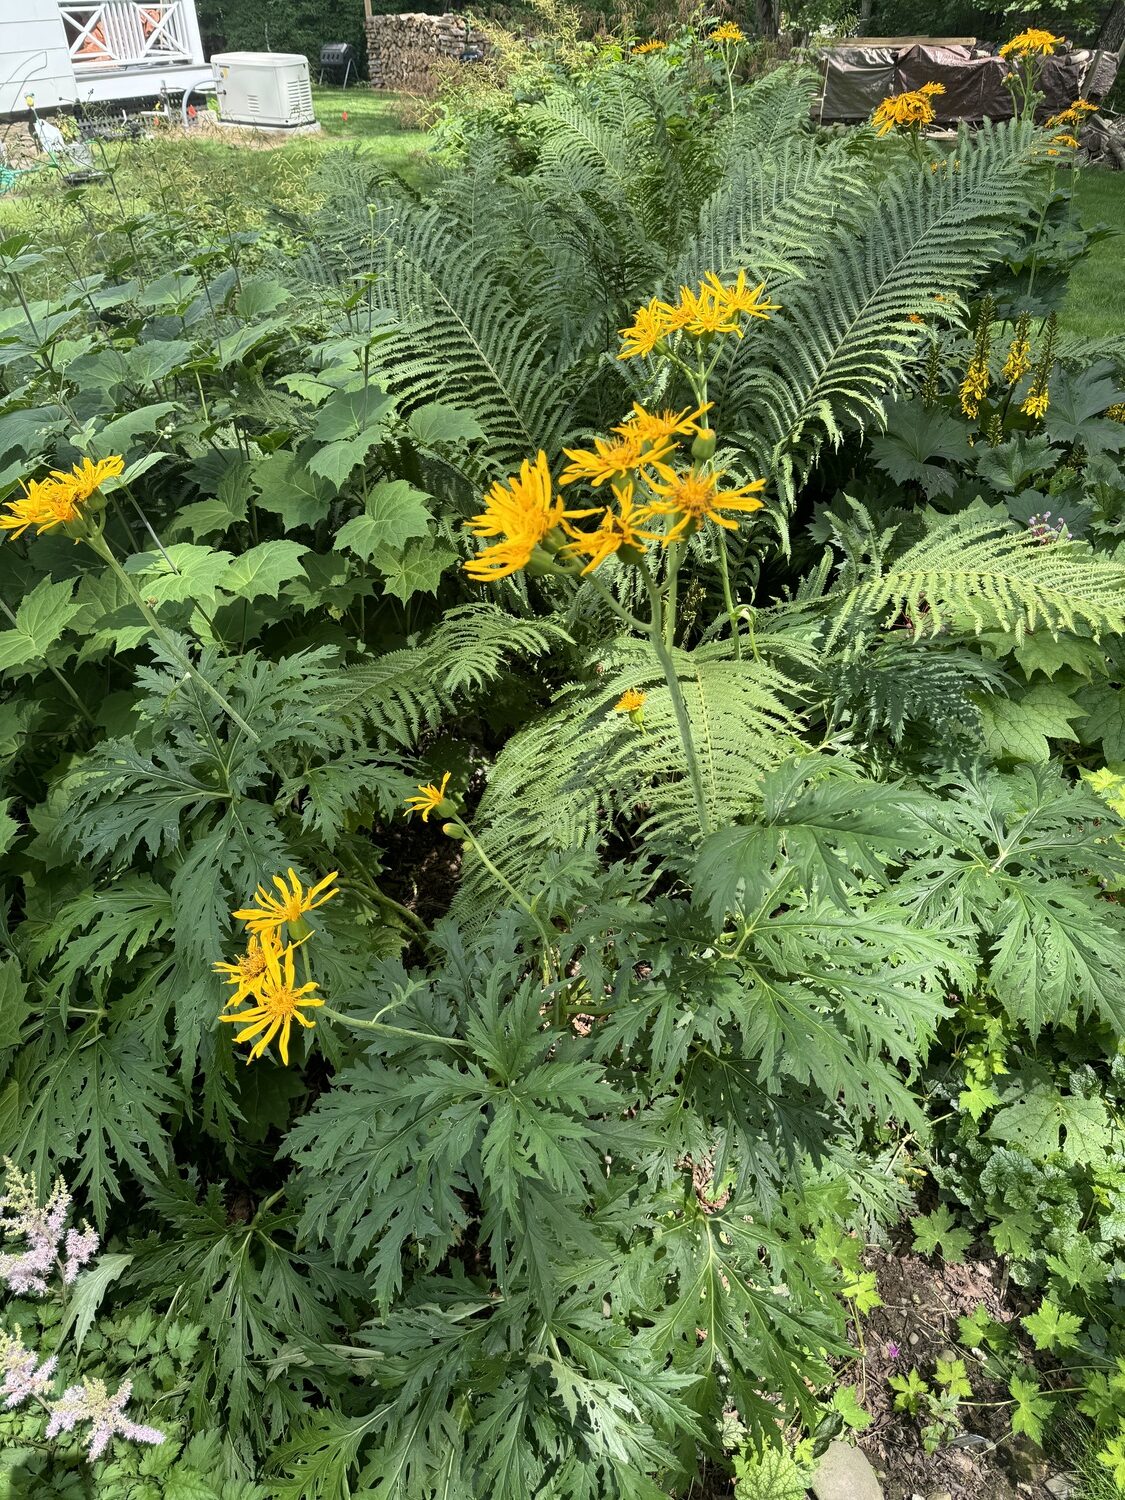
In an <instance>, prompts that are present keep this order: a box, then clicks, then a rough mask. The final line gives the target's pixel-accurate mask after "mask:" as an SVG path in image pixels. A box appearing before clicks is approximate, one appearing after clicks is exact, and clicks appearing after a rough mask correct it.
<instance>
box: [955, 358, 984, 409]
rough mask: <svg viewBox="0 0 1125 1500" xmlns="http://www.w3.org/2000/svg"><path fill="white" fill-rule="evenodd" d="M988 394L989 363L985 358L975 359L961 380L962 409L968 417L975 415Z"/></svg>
mask: <svg viewBox="0 0 1125 1500" xmlns="http://www.w3.org/2000/svg"><path fill="white" fill-rule="evenodd" d="M987 395H988V365H987V364H986V363H985V362H984V361H983V360H980V359H974V360H973V361H972V362H971V363H970V365H969V368H968V369H967V370H966V371H965V378H964V380H963V381H962V382H961V410H962V411H963V412H964V413H965V415H966V416H967V417H975V416H976V415H977V413H978V412H979V411H980V404H981V402H982V401H983V400H984V398H985V397H986V396H987Z"/></svg>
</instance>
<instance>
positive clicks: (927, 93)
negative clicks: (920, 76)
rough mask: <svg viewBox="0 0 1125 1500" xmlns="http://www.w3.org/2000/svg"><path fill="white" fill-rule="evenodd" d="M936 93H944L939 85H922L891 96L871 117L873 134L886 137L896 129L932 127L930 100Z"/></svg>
mask: <svg viewBox="0 0 1125 1500" xmlns="http://www.w3.org/2000/svg"><path fill="white" fill-rule="evenodd" d="M937 93H942V94H944V93H945V89H944V88H943V86H942V85H941V84H940V83H934V84H929V83H928V84H924V85H923V86H922V88H920V89H912V90H911V91H910V92H909V93H905V94H891V95H890V97H889V98H886V99H884V100H883V102H882V104H880V105H879V107H878V109H877V110H876V111H875V113H874V114H873V115H872V117H871V123H872V125H873V126H874V127H875V134H876V135H886V134H887V133H888V132H889V131H891V130H894V129H895V128H896V127H898V128H900V129H903V130H910V129H913V128H914V127H915V126H921V125H932V124H933V122H934V118H935V117H934V107H933V105H932V104H931V103H930V99H931V97H932V96H933V95H934V94H937Z"/></svg>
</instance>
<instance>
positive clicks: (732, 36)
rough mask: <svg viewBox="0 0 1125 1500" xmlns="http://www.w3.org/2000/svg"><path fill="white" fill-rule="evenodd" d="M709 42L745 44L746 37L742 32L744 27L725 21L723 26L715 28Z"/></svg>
mask: <svg viewBox="0 0 1125 1500" xmlns="http://www.w3.org/2000/svg"><path fill="white" fill-rule="evenodd" d="M708 40H709V41H712V42H720V43H722V42H734V43H736V44H737V43H738V42H744V41H745V40H746V36H745V34H744V32H743V30H742V27H741V26H739V25H738V24H737V23H736V22H734V21H724V22H723V24H722V25H721V26H716V27H715V29H714V31H713V32H712V33H711V35H710V37H709V38H708Z"/></svg>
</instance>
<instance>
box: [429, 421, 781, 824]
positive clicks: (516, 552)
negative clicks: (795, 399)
mask: <svg viewBox="0 0 1125 1500" xmlns="http://www.w3.org/2000/svg"><path fill="white" fill-rule="evenodd" d="M706 409H707V408H706V407H703V406H700V407H696V408H695V410H694V411H692V410H691V409H690V408H685V409H684V410H683V411H679V412H673V411H666V412H659V413H657V412H648V411H646V410H645V409H644V407H642V406H639V405H637V406H634V408H633V413H632V415H631V416H630V417H629V418H627V419H626V421H625V422H623V423H622V424H621V426H619V427H617V428H615V429H614V432H615V434H616V440H613V441H611V440H604V439H601V438H597V439H595V440H594V446H593V448H590V449H582V448H568V449H566V450H565V452H566V457H567V458H568V459H569V460H570V463H569V466H568V467H567V468H566V469H565V470H564V471H563V474H562V477H561V478H560V480H559V487H560V489H561V488H562V487H564V486H566V485H570V484H575V483H578V482H582V483H585V484H588V485H590V486H591V488H593V489H597V488H598V487H599V486H600V485H602V484H603V483H606V482H608V484H609V488H610V491H611V493H612V496H613V502H612V504H610V505H607V506H605V507H604V509H600V510H599V509H586V510H567V509H564V506H563V502H562V500H561V499H559V498H556V497H555V496H554V493H553V491H552V489H551V478H550V472H549V470H548V468H547V456H546V454H545V453H542V452H541V453H540V454H539V457H538V459H537V461H536V467H535V470H534V471H531V466H530V465H529V464H528V463H527V462H526V461H525V463H524V465H523V469H522V470H521V473H520V475H519V476H518V477H516V478H512V479H509V480H508V481H507V482H506V484H496V485H493V487H492V489H491V491H490V492H489V494H488V496H486V502H487V505H488V509H487V510H486V511H485V513H484V514H483V515H480V516H475V517H474V518H473V520H472V521H470V522H469V523H468V526H469V529H470V530H471V531H472V532H473V533H474V535H476V536H493V535H502V536H503V538H504V540H502V541H500V542H498V543H496V545H494V546H492V547H489V548H487V549H486V550H485V551H484V552H483V553H482V554H481V555H480V556H479V557H475V558H473V559H471V560H470V561H469V562H467V563H466V564H465V569H466V571H467V572H468V573H469V574H470V576H471V577H474V578H502V577H504V576H505V575H507V574H510V573H516V572H519V571H520V570H521V569H522V568H524V567H526V566H527V564H528V562H530V561H531V560H532V557H533V555H534V554H535V553H536V552H538V553H539V554H540V561H541V562H543V563H546V564H550V565H553V562H554V560H556V559H557V560H558V561H560V562H561V561H564V560H566V559H567V558H568V557H575V558H581V559H586V565H585V567H584V568H582V570H581V571H582V572H583V573H592V572H593V571H594V569H595V568H598V567H600V566H601V564H602V563H603V562H605V560H606V559H607V558H608V557H612V556H614V555H619V556H621V558H622V560H623V561H626V562H636V561H639V560H640V557H641V555H642V554H643V552H644V545H645V543H646V542H650V541H660V542H662V543H663V544H664V545H665V546H667V545H668V544H669V543H670V542H675V541H679V540H680V538H681V537H682V536H684V535H685V534H686V533H688V532H694V531H698V530H699V528H700V527H701V526H702V525H703V523H704V522H705V521H714V522H715V524H716V525H718V526H722V527H725V528H726V529H727V530H728V531H730V530H734V529H736V528H737V525H738V523H737V521H734V520H731V519H730V518H729V517H728V516H725V515H723V511H738V512H747V511H755V510H760V509H761V507H762V501H761V500H760V499H759V498H757V497H758V496H759V495H760V493H761V491H762V490H763V489H764V488H765V483H766V481H765V480H764V479H756V480H753V481H752V482H751V483H749V484H743V485H739V486H737V487H735V488H728V489H723V488H722V480H723V477H724V475H723V471H722V470H718V469H717V470H706V471H705V470H703V469H702V468H700V467H699V465H698V464H692V465H690V466H689V467H687V468H680V469H677V468H675V467H673V465H672V464H670V463H669V462H668V460H669V459H670V458H672V457H673V456H674V455H675V452H676V449H677V447H678V443H677V441H676V439H677V438H678V437H688V436H692V435H694V436H695V437H696V440H697V443H698V442H700V441H702V443H703V444H704V445H705V446H708V445H711V446H713V442H714V433H713V432H712V431H711V429H710V428H707V427H701V426H700V425H699V422H700V418H701V417H702V416H703V414H704V412H705V410H706ZM529 471H531V472H533V474H534V480H533V482H529V480H528V475H529ZM638 484H642V485H643V486H644V491H643V496H642V497H641V498H639V499H638V493H637V486H638ZM595 515H596V516H597V517H598V521H597V524H596V526H595V527H594V528H593V529H592V530H585V529H583V528H581V527H578V526H575V525H573V524H572V523H573V522H574V521H576V520H586V519H587V518H589V517H591V516H595ZM657 517H667V518H669V523H668V524H667V525H666V526H665V528H664V529H663V530H662V531H659V532H655V531H650V530H648V529H646V527H645V523H646V522H648V521H651V520H654V519H656V518H657ZM442 790H444V788H443V789H442ZM439 800H440V799H439ZM418 810H420V809H418Z"/></svg>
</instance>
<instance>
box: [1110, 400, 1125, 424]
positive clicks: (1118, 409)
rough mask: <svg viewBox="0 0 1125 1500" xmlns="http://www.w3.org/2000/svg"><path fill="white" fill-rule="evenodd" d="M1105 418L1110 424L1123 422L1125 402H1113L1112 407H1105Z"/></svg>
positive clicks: (1124, 419)
mask: <svg viewBox="0 0 1125 1500" xmlns="http://www.w3.org/2000/svg"><path fill="white" fill-rule="evenodd" d="M1106 416H1107V417H1108V418H1109V419H1110V421H1111V422H1125V401H1115V402H1114V403H1113V405H1112V406H1110V407H1107V408H1106Z"/></svg>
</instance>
